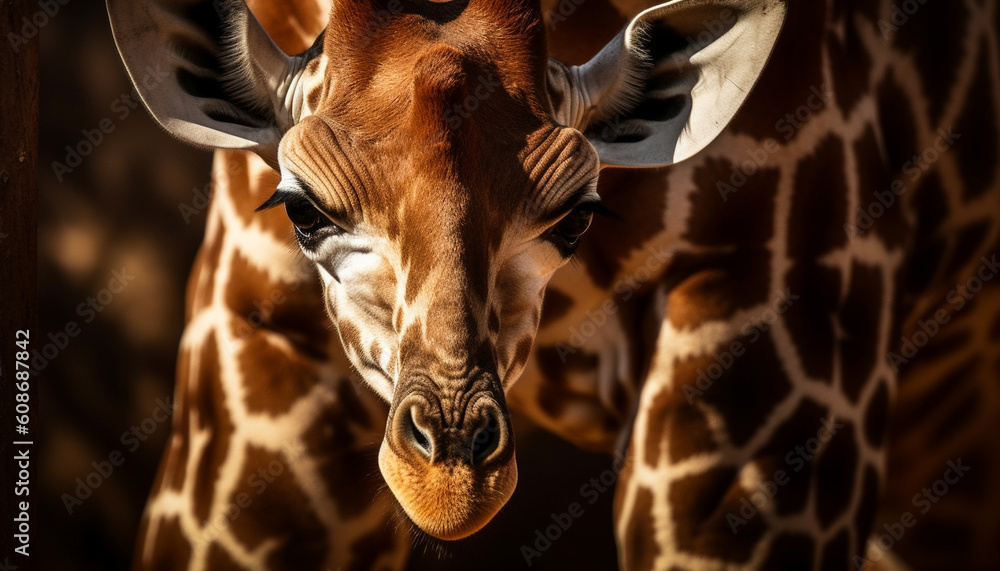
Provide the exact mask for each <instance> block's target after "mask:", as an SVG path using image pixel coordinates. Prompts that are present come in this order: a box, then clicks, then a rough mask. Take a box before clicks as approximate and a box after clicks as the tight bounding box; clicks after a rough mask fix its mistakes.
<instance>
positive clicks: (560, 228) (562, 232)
mask: <svg viewBox="0 0 1000 571" xmlns="http://www.w3.org/2000/svg"><path fill="white" fill-rule="evenodd" d="M593 219H594V211H593V208H592V207H590V206H588V205H586V204H581V205H580V206H577V207H576V208H574V209H573V211H572V212H570V213H569V214H567V215H566V216H565V217H563V219H562V220H560V221H559V223H558V224H556V225H555V228H553V230H552V232H553V234H554V235H555V236H558V237H559V239H560V240H561V241H562V242H563V243H564V245H565V247H566V248H567V249H570V250H572V249H573V248H576V246H577V244H578V243H579V242H580V237H581V236H583V233H584V232H586V231H587V229H588V228H590V222H591V220H593Z"/></svg>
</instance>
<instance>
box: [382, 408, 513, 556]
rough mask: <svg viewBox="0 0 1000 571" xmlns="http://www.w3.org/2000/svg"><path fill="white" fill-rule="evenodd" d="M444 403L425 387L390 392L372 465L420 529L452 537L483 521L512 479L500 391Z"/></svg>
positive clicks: (506, 420)
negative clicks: (399, 394) (397, 394)
mask: <svg viewBox="0 0 1000 571" xmlns="http://www.w3.org/2000/svg"><path fill="white" fill-rule="evenodd" d="M448 401H449V402H451V403H460V405H459V406H452V407H450V409H449V407H448V406H443V403H442V401H441V400H439V399H437V398H436V397H435V396H434V395H433V394H427V393H426V391H419V392H418V391H414V392H411V393H410V394H408V395H406V396H405V397H403V398H401V399H398V400H397V403H398V404H397V406H395V407H393V410H392V411H391V412H390V417H389V424H388V427H387V429H386V436H385V440H383V442H382V447H381V449H380V450H379V468H380V469H381V471H382V475H383V476H384V477H385V480H386V483H387V484H388V485H389V489H390V490H392V492H393V494H394V495H395V496H396V499H397V500H398V501H399V503H400V504H401V505H402V507H403V510H404V511H405V512H406V514H407V515H408V516H409V517H410V519H412V520H413V522H414V523H415V524H416V525H417V526H418V527H420V529H422V530H423V531H424V532H426V533H428V534H430V535H432V536H434V537H437V538H438V539H445V540H455V539H461V538H463V537H466V536H468V535H471V534H472V533H475V532H476V531H478V530H479V529H481V528H482V527H483V526H485V525H486V524H487V523H489V521H490V520H491V519H492V518H493V516H494V515H496V513H497V512H498V511H499V510H500V508H502V507H503V505H504V504H505V503H506V502H507V500H508V499H509V498H510V496H511V494H512V493H513V491H514V487H515V485H516V484H517V464H516V462H515V458H514V439H513V432H512V430H511V426H510V419H509V417H508V414H507V409H506V407H505V406H504V404H503V396H502V393H501V394H500V395H499V397H498V396H497V395H495V394H494V392H493V391H489V390H477V391H475V392H474V393H472V394H469V395H466V396H465V398H454V399H448Z"/></svg>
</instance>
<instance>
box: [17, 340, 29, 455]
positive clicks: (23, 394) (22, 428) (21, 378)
mask: <svg viewBox="0 0 1000 571" xmlns="http://www.w3.org/2000/svg"><path fill="white" fill-rule="evenodd" d="M30 338H31V332H30V331H25V330H23V329H22V330H19V331H17V333H16V334H15V335H14V344H15V345H17V348H18V349H20V350H19V351H17V352H16V353H14V369H15V371H16V372H15V373H14V379H15V380H16V381H17V382H16V384H15V385H14V388H16V389H17V392H16V393H15V394H14V401H15V404H14V412H16V413H17V416H15V417H14V421H15V422H16V423H17V426H16V427H15V429H16V430H17V434H18V435H19V436H25V435H27V434H28V424H29V422H28V421H29V420H30V419H31V416H30V414H29V413H30V412H31V407H30V406H29V405H28V398H29V397H28V379H29V377H30V376H31V374H30V372H29V366H28V359H29V358H30V353H29V352H28V344H29V343H30Z"/></svg>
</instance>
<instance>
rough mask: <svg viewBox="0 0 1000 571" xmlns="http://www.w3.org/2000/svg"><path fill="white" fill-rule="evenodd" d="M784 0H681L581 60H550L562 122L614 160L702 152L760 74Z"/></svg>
mask: <svg viewBox="0 0 1000 571" xmlns="http://www.w3.org/2000/svg"><path fill="white" fill-rule="evenodd" d="M785 13H786V5H785V2H784V0H674V1H672V2H667V3H666V4H660V5H659V6H654V7H653V8H649V9H648V10H645V11H643V12H642V13H641V14H639V15H638V16H636V18H635V19H634V20H632V22H631V23H630V24H629V25H628V26H627V27H626V28H625V29H624V30H623V31H622V32H621V33H620V34H618V36H617V37H615V39H614V40H612V41H611V43H609V44H608V45H607V46H605V47H604V49H602V50H601V51H600V52H599V53H598V54H597V55H596V56H594V58H593V59H591V60H590V61H589V62H587V63H585V64H584V65H582V66H573V67H567V66H565V65H563V64H562V63H560V62H557V61H555V60H549V80H548V83H549V92H550V101H551V102H552V107H553V115H554V118H555V120H556V121H557V122H559V123H561V124H563V125H566V126H571V127H575V128H577V129H579V130H580V131H582V132H584V133H585V134H586V135H587V137H588V139H590V141H591V143H593V145H594V147H595V148H596V149H597V152H598V155H599V156H600V157H601V162H602V163H603V164H607V165H617V166H632V167H656V166H663V165H668V164H672V163H676V162H678V161H681V160H684V159H686V158H688V157H690V156H691V155H693V154H695V153H697V152H698V151H700V150H701V149H703V148H704V147H705V146H707V145H708V144H709V143H710V142H712V140H713V139H715V137H717V136H718V135H719V133H720V132H722V129H723V128H725V126H726V125H727V124H728V123H729V122H730V121H731V120H732V118H733V116H734V115H735V114H736V111H737V110H738V109H739V107H740V105H742V103H743V101H744V100H745V99H746V96H747V94H748V93H749V92H750V89H751V88H752V87H753V85H754V83H756V81H757V78H758V77H760V74H761V71H762V70H763V69H764V64H765V63H766V62H767V59H768V56H769V55H770V53H771V50H772V48H773V47H774V44H775V42H776V40H777V37H778V32H779V31H780V29H781V25H782V23H783V21H784V19H785Z"/></svg>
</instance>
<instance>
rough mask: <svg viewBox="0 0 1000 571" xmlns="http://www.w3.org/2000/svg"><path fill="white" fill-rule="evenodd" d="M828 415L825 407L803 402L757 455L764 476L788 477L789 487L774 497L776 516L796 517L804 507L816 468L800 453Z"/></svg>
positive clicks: (807, 400)
mask: <svg viewBox="0 0 1000 571" xmlns="http://www.w3.org/2000/svg"><path fill="white" fill-rule="evenodd" d="M828 412H829V411H828V409H827V408H826V407H825V406H822V405H820V404H818V403H816V402H814V401H812V400H809V399H806V400H803V401H802V402H801V403H800V404H799V406H798V407H797V408H796V409H795V412H794V413H792V415H791V416H790V417H788V420H786V421H785V422H783V423H782V424H781V426H779V427H778V428H777V429H776V430H775V431H774V434H773V435H772V436H771V440H770V441H769V442H768V443H767V444H765V445H764V446H763V447H761V449H760V451H759V452H758V453H757V465H758V467H759V468H760V470H761V472H762V473H763V474H765V475H772V474H777V472H778V471H779V470H781V471H783V472H785V474H786V475H787V476H788V483H787V484H785V485H784V486H782V487H781V490H780V492H779V493H778V494H777V495H775V497H774V505H775V512H776V513H777V514H778V515H789V514H796V513H799V512H801V511H802V510H804V509H805V507H806V500H807V499H808V498H809V488H810V485H811V482H812V478H813V474H814V473H815V469H814V467H815V464H814V462H812V461H807V460H806V458H805V457H804V456H803V454H802V452H801V450H802V448H803V447H804V446H806V445H807V441H808V440H809V439H810V438H813V437H815V436H816V432H817V431H818V430H819V428H820V426H821V419H823V418H826V416H827V414H828ZM806 453H807V454H808V452H806Z"/></svg>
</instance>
